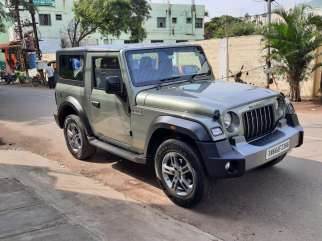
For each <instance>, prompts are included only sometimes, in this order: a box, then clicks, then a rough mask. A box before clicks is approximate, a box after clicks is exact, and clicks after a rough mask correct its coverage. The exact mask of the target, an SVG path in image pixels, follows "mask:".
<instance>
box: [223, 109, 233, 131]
mask: <svg viewBox="0 0 322 241" xmlns="http://www.w3.org/2000/svg"><path fill="white" fill-rule="evenodd" d="M232 119H233V118H232V115H231V113H230V112H227V113H226V114H225V115H224V118H223V125H224V127H225V129H228V128H229V126H230V125H231V122H232Z"/></svg>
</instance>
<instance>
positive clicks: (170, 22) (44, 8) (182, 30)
mask: <svg viewBox="0 0 322 241" xmlns="http://www.w3.org/2000/svg"><path fill="white" fill-rule="evenodd" d="M0 1H4V0H0ZM34 3H35V4H36V5H37V9H38V12H37V16H36V21H37V22H38V23H39V25H38V34H39V37H40V40H41V41H40V48H41V50H42V51H43V52H44V53H53V52H55V51H56V50H57V49H59V48H60V47H61V41H62V39H68V35H67V26H68V24H69V23H70V21H71V20H72V19H73V11H72V8H73V1H72V0H34ZM21 16H22V19H23V20H24V21H28V20H29V21H30V16H29V13H28V12H23V13H21ZM150 16H151V17H150V18H149V19H148V20H147V21H146V22H145V23H144V26H145V29H146V32H147V38H146V39H145V40H144V41H143V42H146V43H151V42H152V43H153V42H169V43H175V42H183V41H195V40H202V39H204V19H205V16H206V11H205V7H204V6H203V5H192V4H155V3H151V12H150ZM24 31H25V32H27V31H31V28H30V29H28V28H24ZM7 36H8V37H7V39H10V40H12V39H14V38H15V34H14V31H13V28H12V27H9V29H8V33H7ZM7 39H5V38H3V41H7ZM129 39H130V36H129V35H128V34H126V33H122V34H121V36H120V37H119V38H117V37H114V36H102V35H101V34H99V33H95V34H92V35H90V36H89V37H88V38H86V39H85V40H84V41H83V42H82V45H98V44H114V43H116V44H123V43H129V42H130V40H129Z"/></svg>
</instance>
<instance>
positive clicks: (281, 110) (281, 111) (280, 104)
mask: <svg viewBox="0 0 322 241" xmlns="http://www.w3.org/2000/svg"><path fill="white" fill-rule="evenodd" d="M285 110H286V103H285V99H284V98H282V97H279V98H278V99H277V106H276V114H277V118H278V119H281V118H283V116H284V115H285Z"/></svg>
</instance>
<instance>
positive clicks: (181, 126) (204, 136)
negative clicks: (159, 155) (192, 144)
mask: <svg viewBox="0 0 322 241" xmlns="http://www.w3.org/2000/svg"><path fill="white" fill-rule="evenodd" d="M159 129H167V130H171V131H174V132H176V133H180V134H183V135H186V136H189V137H190V138H192V139H193V140H196V141H205V142H209V141H212V139H211V136H210V134H209V132H208V131H207V129H206V128H205V127H204V126H203V125H202V124H200V123H198V122H195V121H192V120H188V119H183V118H179V117H174V116H159V117H158V118H156V119H155V120H154V121H153V122H152V123H151V126H150V128H149V131H148V135H147V139H146V142H145V143H146V145H145V153H147V150H148V146H149V143H150V141H151V138H152V136H153V134H154V133H155V132H156V131H157V130H159Z"/></svg>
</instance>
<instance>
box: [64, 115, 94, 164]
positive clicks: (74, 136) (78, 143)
mask: <svg viewBox="0 0 322 241" xmlns="http://www.w3.org/2000/svg"><path fill="white" fill-rule="evenodd" d="M73 130H74V131H73ZM71 132H72V133H71ZM64 136H65V141H66V145H67V148H68V150H69V151H70V153H71V154H72V155H73V156H74V157H75V158H76V159H79V160H85V159H87V158H89V157H91V156H93V155H94V154H95V152H96V148H95V147H94V146H92V145H91V144H89V142H88V139H87V136H86V133H85V129H84V126H83V123H82V121H81V120H80V118H79V117H78V116H77V115H69V116H67V117H66V119H65V121H64Z"/></svg>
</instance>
